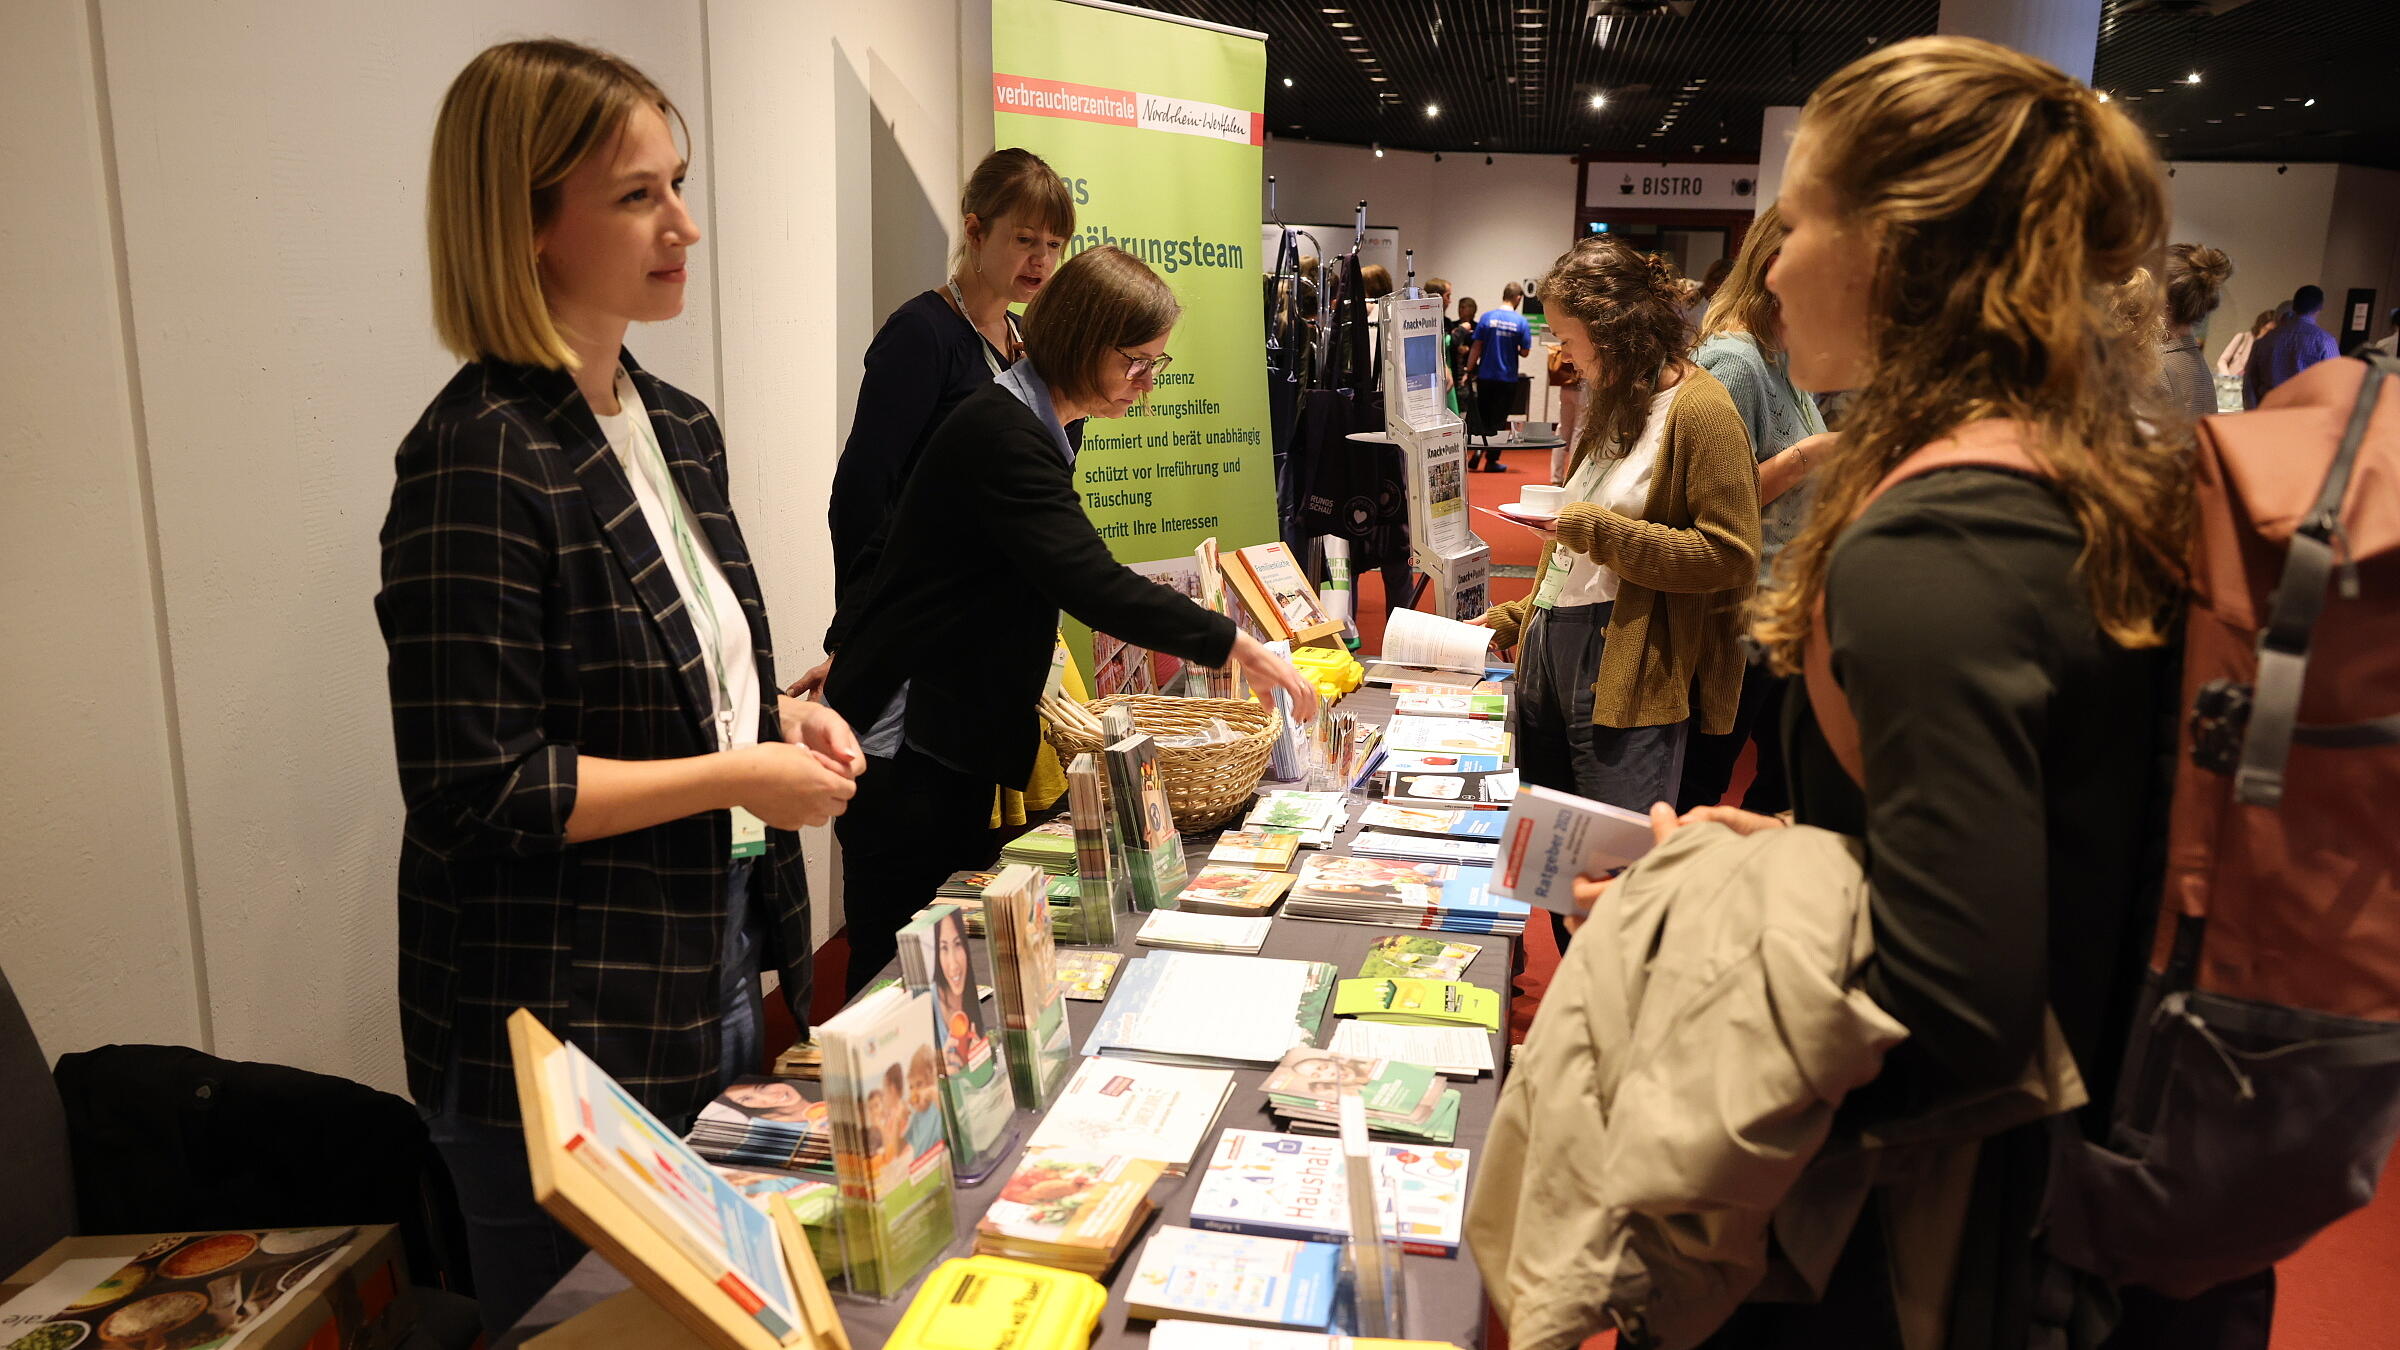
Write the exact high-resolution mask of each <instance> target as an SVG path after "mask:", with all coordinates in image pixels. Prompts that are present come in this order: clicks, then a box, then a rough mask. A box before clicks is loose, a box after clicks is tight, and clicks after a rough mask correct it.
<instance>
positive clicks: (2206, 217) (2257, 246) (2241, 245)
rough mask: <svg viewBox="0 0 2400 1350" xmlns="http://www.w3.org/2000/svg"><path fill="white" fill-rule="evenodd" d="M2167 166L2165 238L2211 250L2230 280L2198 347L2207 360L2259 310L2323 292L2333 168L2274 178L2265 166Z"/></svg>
mask: <svg viewBox="0 0 2400 1350" xmlns="http://www.w3.org/2000/svg"><path fill="white" fill-rule="evenodd" d="M2169 167H2170V168H2172V169H2174V171H2175V176H2174V177H2173V178H2171V179H2169V180H2167V195H2168V199H2169V202H2170V204H2171V206H2172V208H2173V210H2174V217H2175V218H2174V224H2173V225H2172V226H2171V227H2170V228H2169V230H2168V233H2167V237H2168V239H2169V240H2171V241H2174V242H2177V243H2194V244H2212V245H2214V246H2216V247H2218V248H2221V249H2223V250H2225V252H2226V254H2227V255H2228V256H2230V257H2231V258H2232V259H2233V279H2232V280H2231V281H2229V282H2227V283H2226V286H2225V295H2224V298H2223V299H2222V300H2221V301H2220V302H2219V304H2218V307H2217V312H2216V313H2215V314H2214V315H2212V316H2211V317H2210V320H2209V326H2208V339H2207V341H2206V343H2205V344H2204V345H2203V349H2204V351H2205V353H2206V355H2207V356H2208V358H2209V359H2210V360H2211V361H2214V360H2215V359H2216V357H2217V353H2218V352H2220V351H2222V350H2224V348H2225V344H2226V343H2227V342H2228V341H2230V340H2231V339H2232V337H2233V334H2234V332H2235V331H2236V330H2237V329H2238V328H2240V327H2242V326H2244V325H2247V324H2248V323H2249V322H2250V320H2252V319H2253V318H2256V317H2257V315H2258V312H2259V311H2260V310H2266V309H2273V308H2275V307H2276V306H2277V305H2279V304H2282V303H2283V302H2284V301H2286V300H2289V299H2291V298H2292V292H2293V291H2296V290H2298V289H2299V288H2300V287H2302V286H2305V285H2307V284H2309V283H2311V282H2314V283H2316V284H2317V285H2320V286H2323V285H2325V279H2324V266H2325V234H2326V229H2327V227H2328V225H2329V224H2330V223H2331V220H2332V216H2333V186H2334V175H2335V166H2333V165H2331V164H2294V165H2291V166H2290V171H2289V172H2287V173H2282V174H2278V173H2276V172H2275V169H2276V167H2277V166H2275V165H2273V164H2204V163H2186V162H2181V161H2178V162H2177V163H2174V164H2172V165H2170V166H2169ZM2327 289H2328V290H2330V289H2331V288H2330V287H2328V288H2327ZM2335 298H2336V299H2339V296H2338V295H2337V296H2336V297H2335Z"/></svg>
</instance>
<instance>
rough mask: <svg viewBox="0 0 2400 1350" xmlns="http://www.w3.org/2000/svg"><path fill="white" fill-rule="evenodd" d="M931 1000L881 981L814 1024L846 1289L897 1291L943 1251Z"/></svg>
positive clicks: (944, 1213)
mask: <svg viewBox="0 0 2400 1350" xmlns="http://www.w3.org/2000/svg"><path fill="white" fill-rule="evenodd" d="M933 1009H934V996H933V995H932V994H930V993H924V994H915V993H910V992H909V991H908V990H906V989H904V988H902V987H901V986H899V985H885V986H884V987H883V988H881V989H878V990H876V991H875V992H873V993H871V994H867V995H865V996H864V997H862V998H860V999H859V1001H858V1002H856V1003H853V1004H851V1005H850V1006H849V1007H847V1008H844V1009H843V1010H842V1011H841V1012H839V1013H837V1014H835V1015H834V1016H833V1017H832V1018H831V1019H830V1020H828V1021H826V1022H825V1023H824V1024H823V1025H821V1026H819V1027H818V1028H817V1043H818V1044H819V1045H820V1046H822V1047H824V1050H825V1101H826V1104H827V1105H828V1106H830V1107H831V1108H832V1119H833V1170H834V1175H835V1176H836V1178H837V1179H838V1180H839V1181H840V1183H841V1187H842V1235H843V1243H844V1245H845V1246H846V1248H847V1249H848V1252H849V1258H850V1283H851V1287H852V1288H853V1289H855V1290H857V1291H859V1292H861V1293H864V1294H867V1295H869V1296H870V1297H874V1298H886V1297H889V1296H890V1295H892V1294H896V1293H898V1292H899V1291H900V1289H901V1288H902V1287H903V1286H904V1285H906V1284H907V1283H908V1282H909V1281H910V1280H913V1279H915V1278H916V1277H917V1275H918V1274H919V1272H921V1271H923V1270H924V1269H925V1267H926V1266H928V1265H930V1264H932V1262H933V1260H934V1259H935V1258H936V1257H938V1256H940V1255H941V1254H942V1249H943V1248H945V1247H947V1246H949V1245H950V1240H951V1238H952V1236H953V1235H954V1232H955V1228H954V1225H955V1223H956V1219H955V1216H954V1213H953V1211H952V1209H951V1199H950V1196H951V1192H950V1150H949V1146H948V1144H947V1142H946V1140H945V1138H944V1135H943V1124H942V1108H941V1076H942V1075H941V1067H940V1063H941V1052H940V1051H939V1050H937V1049H936V1048H935V1046H934V1035H933V1028H934V1014H933Z"/></svg>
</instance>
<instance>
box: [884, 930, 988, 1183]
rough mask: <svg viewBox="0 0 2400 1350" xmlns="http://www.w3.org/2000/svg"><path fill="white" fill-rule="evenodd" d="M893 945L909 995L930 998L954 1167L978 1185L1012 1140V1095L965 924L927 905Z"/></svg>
mask: <svg viewBox="0 0 2400 1350" xmlns="http://www.w3.org/2000/svg"><path fill="white" fill-rule="evenodd" d="M895 942H896V943H897V945H898V947H899V950H900V978H901V981H902V983H904V984H906V985H907V986H908V988H909V990H910V991H911V992H914V993H922V994H931V995H933V1017H934V1047H935V1049H936V1050H938V1051H939V1052H940V1058H941V1070H942V1123H943V1127H944V1130H945V1132H946V1133H947V1134H948V1136H949V1139H950V1166H951V1169H952V1170H953V1171H955V1172H956V1173H957V1174H958V1175H959V1176H960V1177H961V1178H962V1179H964V1180H967V1181H980V1180H982V1178H983V1176H984V1174H985V1173H987V1172H989V1171H991V1170H992V1168H993V1166H994V1165H995V1164H997V1163H998V1161H999V1152H1000V1150H1001V1149H1003V1148H1005V1147H1007V1145H1008V1143H1009V1140H1010V1139H1011V1137H1012V1135H1011V1132H1010V1128H1009V1126H1010V1118H1011V1116H1013V1115H1014V1113H1015V1111H1016V1098H1015V1095H1014V1094H1013V1093H1011V1092H1010V1090H1009V1085H1008V1070H1007V1067H1006V1066H1005V1065H1003V1064H1002V1063H1001V1062H1000V1052H999V1050H998V1048H997V1047H996V1045H995V1044H994V1042H993V1040H992V1036H991V1029H990V1027H989V1025H988V1023H987V1022H986V1021H985V1019H984V1015H983V1000H982V998H981V997H979V996H978V995H977V993H976V990H975V971H974V965H973V963H972V962H971V961H970V960H969V959H968V953H967V932H966V925H965V923H964V922H962V921H961V919H960V917H959V913H958V909H957V907H956V906H954V905H928V906H926V907H925V908H924V909H921V910H918V911H917V913H916V915H915V917H914V918H912V919H910V920H909V922H908V924H907V925H906V926H904V927H903V928H901V930H900V932H899V934H898V935H897V937H896V938H895Z"/></svg>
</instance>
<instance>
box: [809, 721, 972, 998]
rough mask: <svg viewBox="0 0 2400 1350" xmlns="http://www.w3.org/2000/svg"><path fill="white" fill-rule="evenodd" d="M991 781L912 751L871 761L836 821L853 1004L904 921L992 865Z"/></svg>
mask: <svg viewBox="0 0 2400 1350" xmlns="http://www.w3.org/2000/svg"><path fill="white" fill-rule="evenodd" d="M992 791H993V785H992V784H991V783H990V782H989V781H988V780H986V779H983V778H979V777H977V776H975V775H973V774H965V773H960V772H959V771H958V770H956V769H953V768H950V767H948V766H946V765H944V764H942V763H941V762H940V761H939V760H936V759H933V758H932V757H930V756H927V755H924V754H920V753H919V752H917V751H916V750H913V749H910V748H909V747H907V746H905V745H904V746H902V747H901V748H900V753H899V754H898V755H896V756H894V757H892V758H891V759H878V758H874V757H872V756H870V757H869V758H868V760H867V771H866V772H865V773H863V774H861V775H859V779H858V793H857V795H856V796H854V797H852V798H851V799H850V807H849V809H848V810H846V811H844V812H843V813H842V814H840V815H838V816H836V817H834V821H833V833H834V837H835V838H836V839H839V840H840V841H841V844H842V915H843V919H844V922H846V923H847V924H848V925H849V933H850V965H849V970H848V972H847V975H846V978H845V979H844V980H843V988H842V997H843V998H844V999H849V998H851V997H853V996H855V995H856V994H857V993H858V991H859V990H861V989H864V988H865V987H866V986H867V983H868V981H870V980H872V979H874V978H875V974H876V972H877V971H880V970H882V969H883V968H884V967H885V966H886V965H889V964H890V963H891V960H892V957H893V956H894V955H895V954H896V953H897V952H898V950H899V946H898V943H897V942H896V941H895V935H896V934H898V933H899V931H900V929H901V928H902V927H904V926H905V925H906V924H907V923H908V916H909V915H911V914H914V913H916V912H917V911H918V910H920V909H923V908H924V907H925V906H927V905H929V904H932V903H933V892H934V888H935V887H937V886H940V885H941V884H942V881H943V879H944V878H946V877H948V876H949V875H950V874H951V873H953V872H963V871H968V870H970V869H975V868H984V867H989V866H991V864H992V859H993V858H994V857H996V856H998V852H999V850H998V847H997V846H996V845H995V844H994V843H993V842H992V829H991V821H992Z"/></svg>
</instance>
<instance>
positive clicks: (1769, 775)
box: [1675, 657, 1807, 816]
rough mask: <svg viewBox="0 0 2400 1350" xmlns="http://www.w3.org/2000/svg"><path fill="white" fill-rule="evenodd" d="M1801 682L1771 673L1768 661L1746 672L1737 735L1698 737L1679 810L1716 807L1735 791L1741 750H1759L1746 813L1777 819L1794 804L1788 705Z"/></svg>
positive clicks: (1686, 762)
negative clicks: (1787, 755) (1787, 759)
mask: <svg viewBox="0 0 2400 1350" xmlns="http://www.w3.org/2000/svg"><path fill="white" fill-rule="evenodd" d="M1799 683H1800V682H1799V680H1797V679H1796V678H1794V677H1791V676H1787V675H1778V674H1776V673H1775V672H1774V671H1772V670H1770V669H1768V668H1767V663H1766V660H1765V659H1764V658H1763V657H1760V658H1753V659H1752V660H1751V662H1750V664H1749V666H1748V667H1747V668H1746V669H1744V670H1743V671H1742V701H1741V703H1740V704H1739V705H1738V706H1737V707H1736V708H1735V709H1734V714H1733V730H1731V731H1728V732H1726V733H1725V734H1724V735H1722V736H1706V735H1701V734H1699V733H1697V732H1695V733H1694V734H1693V736H1692V742H1691V747H1690V748H1689V749H1688V750H1686V751H1685V752H1684V756H1683V784H1682V786H1681V787H1680V788H1678V789H1677V791H1676V793H1675V809H1676V810H1678V811H1689V810H1691V809H1692V808H1693V807H1695V806H1715V805H1716V804H1717V803H1719V802H1721V801H1723V800H1725V790H1726V789H1727V788H1729V787H1731V786H1733V766H1734V764H1735V763H1736V762H1738V761H1739V760H1740V759H1741V757H1742V747H1743V746H1745V745H1749V744H1751V743H1752V742H1756V743H1757V745H1758V773H1757V774H1756V775H1755V776H1754V777H1752V778H1751V780H1750V788H1749V790H1748V791H1746V792H1744V793H1743V794H1742V803H1741V804H1742V809H1743V810H1745V811H1756V812H1758V813H1759V814H1761V815H1768V816H1771V815H1774V814H1775V813H1776V812H1778V811H1781V810H1783V809H1784V808H1786V807H1788V806H1790V805H1791V804H1792V789H1791V784H1790V783H1789V782H1788V781H1787V780H1786V779H1785V777H1784V768H1783V701H1784V699H1785V698H1786V697H1787V696H1793V697H1802V698H1805V697H1806V696H1807V695H1806V693H1805V692H1803V693H1801V694H1799V695H1790V694H1789V691H1790V690H1791V689H1792V688H1793V687H1795V686H1797V685H1798V684H1799Z"/></svg>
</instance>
